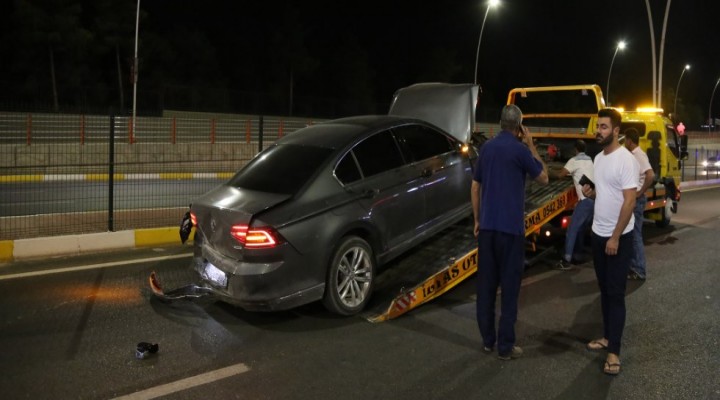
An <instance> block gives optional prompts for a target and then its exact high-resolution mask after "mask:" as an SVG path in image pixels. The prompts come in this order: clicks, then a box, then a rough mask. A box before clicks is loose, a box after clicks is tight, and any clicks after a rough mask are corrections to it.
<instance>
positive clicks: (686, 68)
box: [673, 64, 690, 119]
mask: <svg viewBox="0 0 720 400" xmlns="http://www.w3.org/2000/svg"><path fill="white" fill-rule="evenodd" d="M689 69H690V64H687V65H685V68H683V70H682V72H681V73H680V79H678V84H677V87H676V88H675V104H674V105H673V114H675V115H677V98H678V90H680V81H681V80H682V77H683V75H685V71H687V70H689ZM673 119H674V118H673Z"/></svg>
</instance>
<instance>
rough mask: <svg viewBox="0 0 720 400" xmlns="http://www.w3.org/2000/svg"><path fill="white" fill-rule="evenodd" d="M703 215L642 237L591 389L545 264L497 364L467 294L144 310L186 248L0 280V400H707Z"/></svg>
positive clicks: (18, 266)
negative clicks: (148, 351)
mask: <svg viewBox="0 0 720 400" xmlns="http://www.w3.org/2000/svg"><path fill="white" fill-rule="evenodd" d="M718 199H720V189H718V188H715V189H703V190H697V191H690V190H686V191H684V192H683V200H682V202H681V205H680V207H681V208H680V210H679V214H677V215H675V216H674V219H673V222H672V224H671V226H670V227H668V228H665V229H658V228H655V227H654V225H652V224H646V225H645V238H646V241H645V244H646V255H647V258H648V265H649V266H648V280H647V281H645V282H634V281H633V282H629V286H628V292H627V305H628V317H627V324H626V328H625V335H624V347H623V353H622V360H623V367H622V368H623V369H622V373H621V374H620V375H619V376H618V377H609V376H606V375H604V374H603V373H602V370H601V369H602V363H603V361H604V355H603V354H601V353H593V352H589V351H587V350H585V343H586V342H587V341H588V340H590V339H594V338H595V337H597V336H598V335H599V334H600V332H601V325H600V305H599V296H598V290H597V286H596V283H595V278H594V272H593V270H592V266H591V264H589V263H588V264H584V265H580V266H578V267H577V268H576V269H575V270H573V271H569V272H560V271H554V270H550V269H549V268H548V267H547V265H545V264H543V263H540V264H537V265H534V266H532V267H530V268H529V269H528V270H527V271H526V274H525V278H524V283H523V289H522V292H521V305H520V314H519V320H518V323H517V334H518V344H519V345H521V346H523V348H524V349H525V356H524V357H523V358H521V359H518V360H514V361H509V362H506V361H500V360H498V359H497V358H496V357H495V356H491V355H486V354H484V353H483V352H482V351H481V350H480V349H481V342H480V337H479V333H478V331H477V326H476V323H475V318H474V314H475V303H474V285H473V280H474V277H473V278H471V279H470V280H468V281H466V282H463V283H461V284H460V285H459V286H457V287H455V288H454V289H452V290H451V291H450V292H449V293H447V294H445V295H444V296H442V297H440V298H438V299H435V300H433V301H432V302H430V303H428V304H425V305H423V306H421V307H419V308H417V309H415V310H413V311H411V312H410V313H408V314H405V315H403V316H401V317H399V318H398V319H395V320H391V321H388V322H383V323H379V324H372V323H369V322H367V321H366V320H364V319H362V318H360V317H352V318H339V317H334V316H331V315H329V314H328V313H327V312H325V311H324V309H323V308H322V307H321V306H320V305H318V304H312V305H309V306H305V307H301V308H298V309H296V310H293V311H288V312H279V313H249V312H245V311H242V310H240V309H237V308H234V307H232V306H227V305H223V304H219V303H212V302H207V301H199V302H188V301H180V302H172V303H162V302H159V301H157V300H155V299H153V298H152V296H151V294H150V293H149V290H148V289H147V276H148V274H149V272H150V271H152V270H155V271H158V273H159V274H160V275H161V276H164V277H166V278H174V279H177V280H178V281H179V280H182V279H184V278H185V277H186V276H187V275H186V274H187V267H186V266H187V265H188V261H189V258H188V257H187V256H186V254H187V252H188V250H189V249H188V248H181V247H168V248H158V249H144V250H131V251H125V252H120V253H107V254H99V255H92V256H82V257H74V258H54V259H49V260H44V261H36V262H22V263H12V264H6V265H2V266H0V314H1V315H2V319H1V320H0V321H1V322H0V324H1V325H0V345H1V346H2V351H1V352H0V361H1V362H0V393H1V396H2V398H3V399H20V398H32V399H44V398H47V399H57V398H68V399H76V398H77V399H110V398H115V397H119V396H125V395H129V397H127V398H154V397H159V396H165V397H163V398H166V399H198V398H217V399H219V398H237V399H302V400H306V399H319V398H322V399H334V398H343V399H368V398H370V399H374V398H378V399H439V398H445V399H471V398H482V399H625V398H635V399H720V379H718V372H719V371H720V350H718V349H720V339H718V338H719V337H720V320H719V318H718V312H719V311H720V290H719V288H720V286H719V283H720V279H719V278H720V269H718V268H717V266H718V263H717V237H718V235H719V234H720V208H719V207H718V206H717V205H718ZM163 257H165V259H161V258H163ZM152 258H154V259H152ZM143 259H145V261H138V260H143ZM133 260H136V261H137V262H135V263H132V262H133ZM98 264H104V265H98ZM86 265H90V268H89V269H85V270H73V271H65V270H62V268H70V267H77V266H86ZM47 270H52V271H54V272H56V273H52V274H49V273H47ZM34 272H37V274H38V275H27V274H32V273H34ZM13 274H26V275H23V276H18V275H13ZM141 341H147V342H152V343H158V344H159V346H160V350H159V352H158V353H157V354H154V355H151V356H150V357H148V358H146V359H142V360H141V359H137V358H136V357H135V347H136V344H137V343H138V342H141Z"/></svg>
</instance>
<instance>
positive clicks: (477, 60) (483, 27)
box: [473, 0, 500, 84]
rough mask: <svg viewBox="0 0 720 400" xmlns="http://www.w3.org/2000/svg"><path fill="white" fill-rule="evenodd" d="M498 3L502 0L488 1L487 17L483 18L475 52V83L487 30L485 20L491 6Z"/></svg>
mask: <svg viewBox="0 0 720 400" xmlns="http://www.w3.org/2000/svg"><path fill="white" fill-rule="evenodd" d="M498 4H500V0H490V1H488V3H487V9H485V17H484V18H483V22H482V25H481V26H480V37H479V38H478V45H477V52H476V53H475V75H473V77H474V81H473V83H475V84H477V71H478V62H479V61H480V42H481V41H482V34H483V30H485V20H486V19H487V16H488V13H489V12H490V7H495V6H496V5H498Z"/></svg>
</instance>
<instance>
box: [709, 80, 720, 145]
mask: <svg viewBox="0 0 720 400" xmlns="http://www.w3.org/2000/svg"><path fill="white" fill-rule="evenodd" d="M718 83H720V78H718V80H717V82H715V87H714V88H713V91H712V95H710V104H709V105H708V132H710V129H711V126H712V120H713V119H712V111H711V110H712V101H713V97H715V89H717V87H718Z"/></svg>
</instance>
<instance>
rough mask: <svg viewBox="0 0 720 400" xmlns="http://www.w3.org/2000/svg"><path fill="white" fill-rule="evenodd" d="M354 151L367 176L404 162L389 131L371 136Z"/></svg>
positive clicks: (361, 168) (364, 175)
mask: <svg viewBox="0 0 720 400" xmlns="http://www.w3.org/2000/svg"><path fill="white" fill-rule="evenodd" d="M352 152H353V154H354V155H355V158H356V159H357V161H358V164H359V165H360V170H361V171H362V174H363V177H365V178H367V177H369V176H373V175H376V174H379V173H381V172H385V171H388V170H391V169H393V168H397V167H399V166H401V165H403V164H404V161H403V158H402V155H401V154H400V150H399V149H398V147H397V144H396V143H395V139H394V138H393V137H392V135H391V134H390V132H389V131H385V132H380V133H378V134H375V135H373V136H370V137H369V138H367V139H365V140H363V141H362V142H360V143H358V144H357V145H355V147H354V148H353V149H352Z"/></svg>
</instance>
